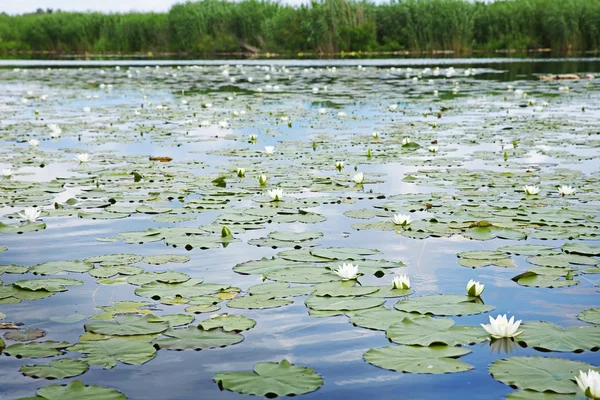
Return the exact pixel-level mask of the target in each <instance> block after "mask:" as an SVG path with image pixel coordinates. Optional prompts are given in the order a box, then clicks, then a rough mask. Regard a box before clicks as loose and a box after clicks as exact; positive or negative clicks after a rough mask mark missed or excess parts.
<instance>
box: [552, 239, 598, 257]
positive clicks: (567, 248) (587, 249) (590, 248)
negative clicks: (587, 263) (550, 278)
mask: <svg viewBox="0 0 600 400" xmlns="http://www.w3.org/2000/svg"><path fill="white" fill-rule="evenodd" d="M561 248H562V249H563V251H564V252H566V253H575V254H583V255H586V256H600V246H594V245H591V244H585V243H578V242H575V243H565V244H563V246H562V247H561Z"/></svg>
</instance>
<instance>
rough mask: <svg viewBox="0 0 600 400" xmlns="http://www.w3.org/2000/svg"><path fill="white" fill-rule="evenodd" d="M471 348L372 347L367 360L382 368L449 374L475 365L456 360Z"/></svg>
mask: <svg viewBox="0 0 600 400" xmlns="http://www.w3.org/2000/svg"><path fill="white" fill-rule="evenodd" d="M470 352H471V350H468V349H464V348H460V347H449V346H430V347H416V346H387V347H382V348H379V349H370V350H369V351H367V352H366V353H365V355H364V358H365V361H367V362H368V363H370V364H373V365H375V366H377V367H380V368H385V369H390V370H392V371H398V372H409V373H413V374H448V373H455V372H464V371H469V370H471V369H473V366H472V365H470V364H467V363H465V362H462V361H459V360H456V358H458V357H460V356H464V355H465V354H469V353H470Z"/></svg>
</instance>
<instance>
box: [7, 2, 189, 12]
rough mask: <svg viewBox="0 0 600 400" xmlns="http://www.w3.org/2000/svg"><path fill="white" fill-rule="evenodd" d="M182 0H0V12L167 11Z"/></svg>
mask: <svg viewBox="0 0 600 400" xmlns="http://www.w3.org/2000/svg"><path fill="white" fill-rule="evenodd" d="M179 2H184V0H101V1H100V0H94V1H89V0H0V12H6V13H8V14H21V13H26V12H33V11H35V10H36V9H38V8H43V9H46V8H52V9H61V10H63V11H87V10H93V11H103V12H110V11H113V12H125V11H133V10H135V11H167V10H168V9H169V8H170V7H171V5H173V4H175V3H179Z"/></svg>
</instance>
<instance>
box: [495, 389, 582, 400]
mask: <svg viewBox="0 0 600 400" xmlns="http://www.w3.org/2000/svg"><path fill="white" fill-rule="evenodd" d="M585 399H586V397H585V396H584V395H583V394H581V395H580V396H578V395H577V394H558V393H552V392H536V391H533V390H517V391H515V392H512V393H509V394H508V396H506V400H585Z"/></svg>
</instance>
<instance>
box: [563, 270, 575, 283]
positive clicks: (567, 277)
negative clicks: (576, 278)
mask: <svg viewBox="0 0 600 400" xmlns="http://www.w3.org/2000/svg"><path fill="white" fill-rule="evenodd" d="M565 279H566V280H567V281H572V280H573V274H572V273H571V271H569V272H567V276H565Z"/></svg>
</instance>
